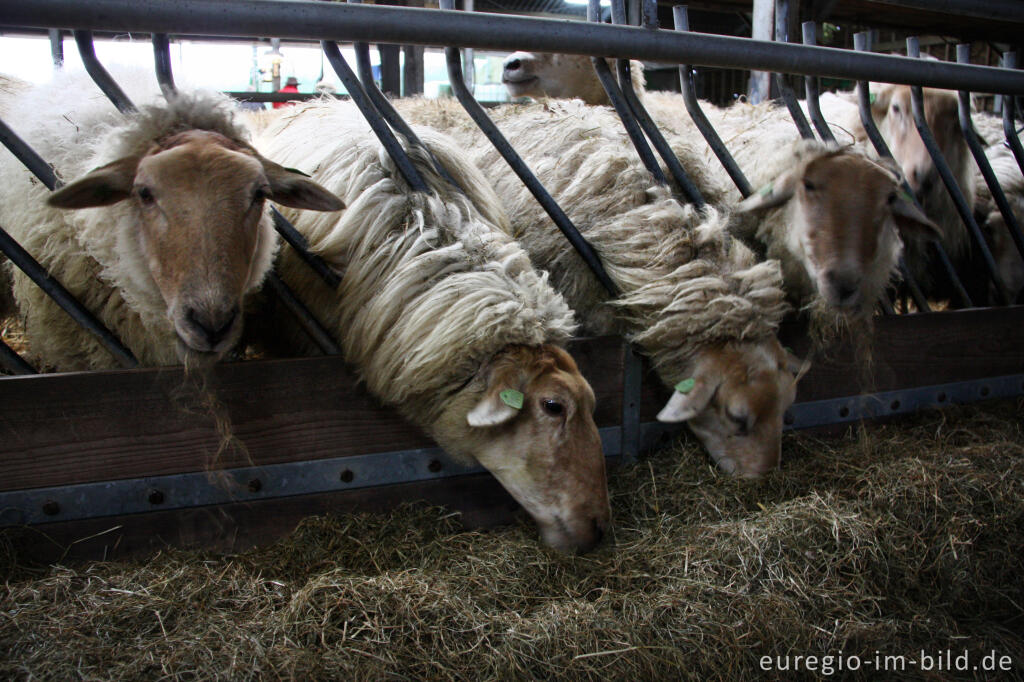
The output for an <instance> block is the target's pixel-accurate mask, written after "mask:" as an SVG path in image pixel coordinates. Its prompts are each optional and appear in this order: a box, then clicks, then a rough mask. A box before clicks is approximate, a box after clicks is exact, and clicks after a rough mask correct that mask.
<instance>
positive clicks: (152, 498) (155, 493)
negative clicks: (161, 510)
mask: <svg viewBox="0 0 1024 682" xmlns="http://www.w3.org/2000/svg"><path fill="white" fill-rule="evenodd" d="M149 503H150V504H163V503H164V494H163V493H162V492H161V491H159V490H150V491H149Z"/></svg>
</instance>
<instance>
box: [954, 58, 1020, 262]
mask: <svg viewBox="0 0 1024 682" xmlns="http://www.w3.org/2000/svg"><path fill="white" fill-rule="evenodd" d="M956 60H957V62H959V63H961V64H965V63H968V62H970V61H971V46H970V45H967V44H960V45H957V46H956ZM957 96H958V98H959V101H958V105H959V106H958V113H959V115H960V129H961V130H962V131H963V133H964V139H966V140H967V146H968V147H969V148H970V150H971V154H973V155H974V161H975V162H976V163H977V164H978V169H979V170H980V171H981V175H982V177H983V178H985V184H987V185H988V188H989V190H990V191H991V192H992V199H994V200H995V202H996V206H998V207H999V212H1000V213H1001V214H1002V216H1003V220H1004V221H1006V229H1007V230H1009V232H1010V237H1011V238H1012V239H1013V243H1014V245H1015V246H1016V247H1017V252H1018V253H1019V254H1020V257H1021V258H1022V259H1024V236H1022V235H1021V231H1020V225H1019V224H1018V223H1017V217H1016V216H1015V215H1014V213H1013V209H1012V208H1010V204H1009V202H1008V201H1007V200H1006V195H1005V194H1004V193H1003V188H1002V187H1000V186H999V180H997V179H996V175H995V173H994V172H992V165H991V164H990V163H989V162H988V157H987V156H985V150H984V149H983V148H982V146H981V143H980V142H978V134H977V132H976V131H975V130H974V124H973V123H972V122H971V93H970V92H968V91H967V90H960V91H959V92H958V93H957Z"/></svg>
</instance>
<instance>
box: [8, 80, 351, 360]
mask: <svg viewBox="0 0 1024 682" xmlns="http://www.w3.org/2000/svg"><path fill="white" fill-rule="evenodd" d="M129 80H131V79H130V78H129ZM135 85H136V83H135V81H132V83H131V87H132V88H133V89H134V87H135ZM151 92H152V93H153V94H154V96H155V95H156V94H157V93H158V92H159V91H158V90H157V89H156V85H155V83H154V84H153V86H152V90H151ZM136 99H137V101H141V100H139V99H138V98H136ZM153 101H154V102H156V103H154V104H149V105H145V106H142V107H141V108H140V110H139V111H138V113H136V114H132V115H129V116H122V115H121V114H120V113H119V112H118V111H117V110H116V109H115V108H114V107H113V105H112V104H111V103H110V102H109V101H107V100H106V99H105V98H104V97H103V95H102V94H101V93H100V91H99V90H98V88H97V87H96V86H95V85H93V84H92V82H91V81H90V80H89V79H88V77H87V76H86V75H85V74H84V73H70V74H64V75H61V76H59V77H57V78H55V79H54V80H53V81H52V82H51V83H49V84H46V85H42V86H39V87H37V88H34V89H33V90H32V91H30V92H28V93H26V94H24V95H23V96H22V97H21V98H20V99H19V100H18V101H17V102H14V103H13V104H12V105H11V106H10V111H9V117H10V121H11V126H12V128H14V129H15V130H17V131H18V132H20V133H21V135H22V137H23V138H24V139H25V140H26V141H27V142H28V143H29V144H31V145H32V146H33V147H34V148H35V149H36V150H37V151H38V152H39V153H40V154H41V155H42V157H43V158H44V159H46V160H47V161H48V162H50V163H51V164H53V167H54V168H55V169H56V171H57V172H58V173H59V175H60V176H61V177H63V178H78V179H77V180H75V181H74V182H71V183H70V184H67V185H65V186H63V187H62V188H60V189H58V190H57V191H55V192H53V193H48V192H47V191H46V189H45V188H44V187H43V186H42V185H41V183H39V182H38V181H37V180H36V179H35V178H34V177H32V176H31V174H30V173H29V171H28V170H27V169H25V168H24V167H23V166H22V165H21V164H20V163H19V162H18V161H17V160H16V159H15V158H14V157H13V155H10V154H7V153H6V152H4V155H3V157H2V162H0V225H2V226H3V227H4V228H6V229H7V230H8V231H9V232H10V233H11V235H12V236H13V237H14V238H15V239H17V240H18V241H19V242H20V243H21V244H22V246H24V247H25V248H26V249H27V250H28V251H29V252H30V253H31V254H33V256H34V257H35V258H36V259H38V260H39V261H40V262H41V263H42V265H43V266H44V267H46V268H47V270H48V271H49V272H50V274H51V275H52V276H53V277H55V278H56V279H57V280H58V281H60V282H61V283H62V284H63V285H64V286H65V287H67V288H68V289H69V290H70V291H71V292H72V294H74V295H75V296H76V297H77V298H78V300H79V301H81V302H82V303H83V304H84V305H85V307H86V308H88V309H89V310H90V311H92V312H93V314H94V315H96V316H97V317H98V318H99V319H100V321H101V322H102V323H104V324H105V325H106V326H107V327H108V328H109V329H110V330H111V331H112V332H113V333H114V334H115V335H116V336H118V337H119V338H120V339H121V341H122V342H123V343H124V344H125V345H126V346H127V348H128V349H129V350H130V351H131V352H132V353H133V354H134V355H135V356H136V357H137V358H138V360H139V362H140V363H141V364H144V365H165V364H174V363H176V362H177V361H178V360H179V359H180V360H186V361H188V360H189V359H203V360H211V359H217V358H219V357H221V356H222V355H223V354H224V353H226V352H227V351H228V350H229V349H231V348H232V347H233V346H234V344H235V343H236V341H237V340H238V339H239V337H240V335H241V332H242V324H243V323H242V307H243V305H244V303H245V300H246V297H247V295H248V294H249V293H251V292H253V291H254V290H255V289H256V288H257V287H259V285H260V283H261V282H262V280H263V278H264V275H265V274H266V273H267V272H268V270H269V269H270V267H271V262H272V259H273V257H274V254H275V252H276V249H277V243H278V242H277V238H276V235H275V233H274V230H273V227H272V224H271V220H270V215H269V210H270V209H269V206H268V205H267V199H271V200H273V201H276V202H279V203H281V204H285V205H291V206H295V207H300V208H308V209H314V210H320V211H336V210H339V209H340V208H341V207H342V203H341V201H340V200H339V199H338V198H337V197H335V196H334V195H332V194H330V193H329V192H327V191H326V190H324V189H323V188H322V187H320V186H318V185H317V184H315V183H314V182H312V181H310V180H308V179H307V178H306V177H304V176H302V175H301V174H299V173H296V172H294V171H291V170H289V169H286V168H284V167H282V166H280V165H278V164H276V163H274V162H272V161H269V160H268V159H266V158H265V157H263V156H261V155H259V154H258V153H257V152H256V151H255V150H254V149H253V148H252V147H251V146H250V145H249V143H248V142H247V141H246V140H247V135H246V133H245V130H244V129H243V128H242V127H240V126H239V125H238V124H237V123H236V122H235V121H234V119H233V116H232V105H231V103H230V101H229V100H228V99H227V98H226V97H224V96H222V95H217V94H213V93H203V92H198V91H196V92H185V91H182V92H180V93H179V94H178V95H175V96H171V97H170V98H168V99H167V100H166V101H164V102H161V101H160V100H157V99H154V100H153ZM90 169H92V170H90ZM14 296H15V298H16V301H17V305H18V308H19V310H20V313H21V315H22V316H23V317H24V319H25V327H26V334H27V337H28V339H29V342H30V346H31V349H32V352H33V354H34V355H36V356H37V357H38V359H39V361H40V363H41V364H42V365H44V366H47V367H50V368H53V369H57V370H62V371H66V370H73V369H90V368H104V367H111V366H115V361H114V358H112V357H111V356H110V355H109V354H108V353H107V351H106V350H105V349H104V347H103V346H102V345H101V344H100V343H99V342H98V341H97V340H96V339H95V338H94V337H93V336H92V335H90V334H88V333H85V332H83V330H81V329H80V328H79V327H78V326H77V325H76V324H75V323H74V322H73V321H72V320H71V319H70V318H69V317H68V316H67V315H66V314H65V313H64V312H63V311H62V310H60V309H59V308H58V307H57V305H56V304H55V303H53V302H52V301H51V300H50V299H49V298H48V297H47V296H46V295H45V294H44V293H43V292H42V291H41V290H40V289H39V288H37V287H36V286H35V285H34V284H32V282H31V281H30V280H29V279H28V278H27V277H26V276H24V275H23V274H22V273H21V272H16V273H15V283H14Z"/></svg>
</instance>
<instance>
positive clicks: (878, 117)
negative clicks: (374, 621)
mask: <svg viewBox="0 0 1024 682" xmlns="http://www.w3.org/2000/svg"><path fill="white" fill-rule="evenodd" d="M874 95H875V99H874V102H873V103H872V105H871V114H872V117H873V118H874V119H875V123H876V124H877V125H878V130H879V132H880V133H881V134H882V137H884V138H885V140H886V143H887V144H888V145H889V150H890V151H891V152H892V155H893V158H894V159H896V162H897V163H899V164H900V167H901V168H902V169H903V173H904V175H906V177H907V183H908V184H909V185H910V188H911V189H912V190H913V192H914V194H915V196H916V197H917V199H918V201H919V202H920V203H921V204H922V205H924V206H926V207H935V208H936V209H938V208H939V207H941V206H943V205H944V204H939V203H937V202H940V201H943V200H944V199H945V198H946V190H945V187H944V186H943V184H942V182H941V179H940V178H939V174H938V171H937V170H936V168H935V163H934V162H933V161H932V157H931V154H929V153H928V149H927V148H926V147H925V146H924V142H923V141H922V140H921V135H920V134H919V133H918V132H917V126H916V125H915V124H914V114H913V110H912V108H911V99H910V97H911V95H910V86H908V85H886V86H883V87H881V88H880V89H879V90H878V91H877V92H875V93H874ZM922 99H923V100H924V117H925V121H927V123H928V128H929V129H930V130H931V132H932V135H933V136H934V137H935V142H936V144H937V145H938V147H939V149H940V150H941V151H942V155H943V156H944V157H945V158H946V160H947V162H948V163H949V164H951V166H952V167H953V168H954V169H956V168H961V167H962V166H963V164H964V163H965V162H967V153H968V149H967V141H966V140H965V139H964V136H963V133H962V132H961V130H960V119H959V109H958V103H957V97H956V94H954V93H953V92H951V91H948V90H934V89H931V88H928V89H925V90H924V91H923V96H922ZM962 189H965V190H969V188H962Z"/></svg>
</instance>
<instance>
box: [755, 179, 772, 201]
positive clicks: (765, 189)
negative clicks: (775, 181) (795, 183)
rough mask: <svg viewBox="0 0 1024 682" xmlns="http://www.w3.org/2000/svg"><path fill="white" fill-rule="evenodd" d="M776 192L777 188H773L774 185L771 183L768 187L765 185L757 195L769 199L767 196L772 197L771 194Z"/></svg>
mask: <svg viewBox="0 0 1024 682" xmlns="http://www.w3.org/2000/svg"><path fill="white" fill-rule="evenodd" d="M774 191H775V188H774V187H772V183H770V182H769V183H768V184H767V185H765V186H764V187H762V188H761V189H759V190H757V193H758V194H759V195H761V196H762V197H767V196H770V195H771V193H772V192H774Z"/></svg>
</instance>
